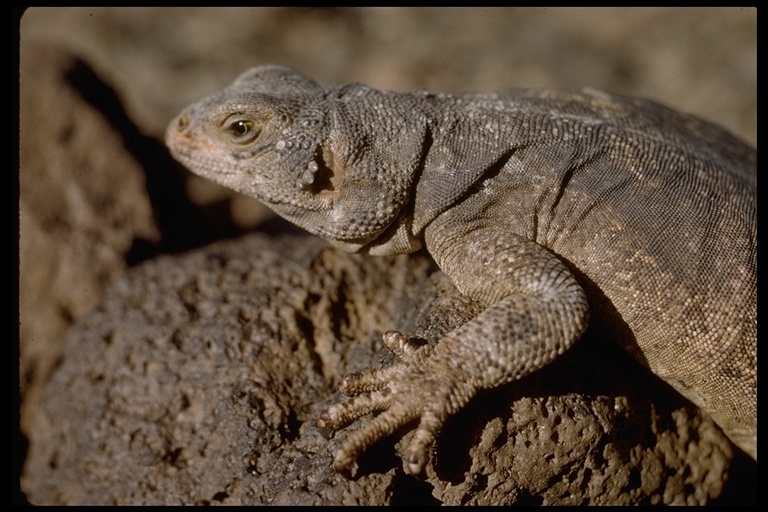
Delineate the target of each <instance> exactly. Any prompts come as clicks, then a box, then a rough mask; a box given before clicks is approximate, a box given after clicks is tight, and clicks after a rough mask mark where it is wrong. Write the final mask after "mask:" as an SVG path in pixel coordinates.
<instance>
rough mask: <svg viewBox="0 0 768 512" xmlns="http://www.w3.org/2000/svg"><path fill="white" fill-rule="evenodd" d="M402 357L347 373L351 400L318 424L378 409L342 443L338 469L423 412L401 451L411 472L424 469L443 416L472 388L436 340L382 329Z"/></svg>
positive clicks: (335, 425) (344, 384)
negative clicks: (437, 351)
mask: <svg viewBox="0 0 768 512" xmlns="http://www.w3.org/2000/svg"><path fill="white" fill-rule="evenodd" d="M382 340H383V341H384V343H385V344H386V346H387V347H388V348H389V349H390V350H391V351H392V352H393V353H394V354H395V355H396V356H397V358H398V361H397V362H396V363H395V364H393V365H392V366H389V367H387V368H383V369H380V370H374V369H369V370H365V371H363V372H356V373H352V374H350V375H348V376H347V377H345V378H344V379H343V380H342V381H341V383H340V384H339V390H340V391H341V392H343V393H344V394H347V395H350V396H351V398H349V399H348V400H346V401H344V402H342V403H339V404H336V405H333V406H331V407H329V408H328V410H327V411H325V412H324V413H323V414H321V415H320V417H319V418H318V420H317V425H318V426H319V427H327V428H331V429H334V430H336V429H339V428H341V427H342V426H344V425H346V424H348V423H350V422H352V421H354V420H355V419H357V418H360V417H361V416H364V415H366V414H368V413H379V414H378V415H377V416H375V417H374V418H373V419H371V420H370V421H369V422H368V423H366V424H365V425H363V426H362V427H361V428H360V429H358V430H356V431H354V432H352V433H351V434H350V435H349V437H347V439H346V440H345V441H344V442H343V443H342V445H341V447H340V448H339V449H338V451H337V452H336V456H335V458H334V462H333V465H334V468H335V469H336V470H337V471H349V470H351V468H352V467H353V465H354V463H355V460H356V459H357V457H358V455H360V454H361V453H362V452H364V451H365V450H366V449H368V448H369V447H370V446H372V445H373V444H374V443H375V442H377V441H378V440H380V439H382V438H383V437H386V436H388V435H389V434H391V433H393V432H394V431H395V430H397V429H398V428H400V427H401V426H403V425H405V424H406V423H409V422H411V421H413V420H415V419H416V418H419V425H418V428H417V430H416V433H415V435H414V436H413V438H412V439H411V442H410V445H409V446H408V448H407V451H406V453H405V455H404V457H403V460H404V462H405V469H406V471H407V472H408V473H410V474H413V475H417V474H420V473H421V472H422V471H423V470H424V467H425V466H426V464H427V461H428V460H429V454H430V451H431V447H432V445H433V444H434V441H435V439H436V437H437V435H438V433H439V432H440V429H441V427H442V426H443V423H445V420H446V419H447V418H448V417H449V416H450V415H451V414H453V413H454V412H455V411H457V410H458V409H459V408H461V407H462V406H463V405H464V404H465V403H466V402H467V401H468V400H469V398H470V397H471V396H472V395H473V394H474V388H473V387H472V386H471V385H470V384H469V383H468V382H467V379H466V378H460V377H459V376H455V375H452V374H453V373H455V372H456V368H455V366H453V365H450V364H446V363H447V362H441V360H440V358H437V357H435V356H436V355H437V354H435V348H436V347H434V346H428V345H419V343H418V342H416V341H414V340H410V339H408V338H407V337H406V336H405V335H403V334H402V333H400V332H397V331H388V332H386V333H384V334H383V335H382Z"/></svg>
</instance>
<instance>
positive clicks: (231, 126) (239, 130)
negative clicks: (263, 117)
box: [225, 119, 259, 145]
mask: <svg viewBox="0 0 768 512" xmlns="http://www.w3.org/2000/svg"><path fill="white" fill-rule="evenodd" d="M225 130H226V131H227V133H228V134H229V136H230V138H231V139H232V141H233V142H234V143H235V144H243V145H244V144H249V143H251V142H253V141H254V140H256V137H258V136H259V130H257V129H256V128H255V124H254V122H253V121H250V120H248V119H235V120H233V121H230V122H229V123H228V124H227V125H226V127H225Z"/></svg>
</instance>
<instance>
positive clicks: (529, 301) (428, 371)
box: [318, 220, 588, 474]
mask: <svg viewBox="0 0 768 512" xmlns="http://www.w3.org/2000/svg"><path fill="white" fill-rule="evenodd" d="M450 226H451V223H450V222H443V223H440V221H439V220H438V221H436V222H435V223H434V225H433V226H430V227H428V228H427V232H426V240H427V247H428V248H429V250H430V252H431V253H432V254H433V256H434V257H435V259H436V261H437V263H438V265H439V266H440V268H441V269H442V270H443V272H445V273H446V274H447V275H448V276H449V277H450V278H451V279H452V280H453V282H454V284H455V285H456V287H457V288H458V289H459V290H460V291H461V292H462V293H464V294H465V295H466V296H468V297H469V298H471V299H472V300H474V301H478V302H481V303H483V304H485V305H486V306H487V307H486V308H485V309H484V310H483V311H482V312H480V313H479V314H478V315H477V316H475V317H474V318H472V319H471V320H469V321H467V322H466V323H464V324H463V325H461V326H459V327H457V328H455V329H453V330H451V331H450V332H448V333H447V334H446V335H445V336H444V337H443V338H442V339H441V340H440V341H439V342H438V343H437V344H436V345H434V346H433V345H423V346H419V345H417V344H416V343H414V342H412V341H411V340H409V339H408V338H407V337H405V336H404V335H403V334H401V333H399V332H390V333H386V334H385V335H384V342H385V344H386V345H387V346H388V347H389V348H390V350H392V351H393V352H394V353H395V355H396V356H397V358H398V360H397V362H396V363H395V364H393V365H392V366H390V367H387V368H384V369H381V370H367V371H365V372H361V373H357V374H352V375H350V376H349V377H347V378H346V379H344V380H343V381H342V383H341V384H340V389H341V391H342V392H344V393H346V394H349V395H353V397H352V398H350V399H349V400H348V401H346V402H343V403H341V404H337V405H334V406H332V407H330V408H329V409H328V410H327V411H326V412H325V413H324V414H323V415H322V416H321V417H320V419H319V421H318V423H319V424H320V425H321V426H327V427H331V428H339V427H340V426H342V425H344V424H346V423H348V422H350V421H352V420H354V419H356V418H359V417H361V416H363V415H365V414H368V413H370V412H374V413H378V415H377V416H375V417H374V418H373V419H371V420H370V421H369V422H368V423H366V424H365V425H364V426H363V427H361V428H360V429H359V430H357V431H355V432H353V433H352V434H350V435H349V436H348V437H347V439H346V440H345V441H344V442H343V443H342V445H341V447H340V448H339V450H338V451H337V453H336V457H335V459H334V466H335V467H336V469H338V470H345V469H349V468H350V467H351V466H352V465H353V464H354V462H355V459H356V458H357V456H358V455H359V454H360V453H362V452H363V451H364V450H365V449H367V448H368V447H369V446H371V445H372V444H373V443H374V442H376V441H377V440H379V439H381V438H382V437H385V436H387V435H389V434H391V433H392V432H394V431H395V430H397V429H398V428H399V427H401V426H402V425H404V424H406V423H408V422H410V421H413V420H415V419H419V424H418V427H417V430H416V433H415V435H414V436H413V438H412V440H411V442H410V445H409V446H408V448H407V452H406V453H405V454H404V461H405V465H406V469H407V471H408V472H410V473H412V474H418V473H420V472H422V471H423V469H424V467H425V465H426V463H427V461H428V459H429V453H430V449H431V446H432V444H433V443H434V441H435V439H436V437H437V435H438V433H439V431H440V429H441V427H442V425H443V424H444V422H445V420H446V419H447V418H448V417H449V416H451V415H452V414H454V413H456V412H457V411H458V410H459V409H461V408H462V407H463V406H464V405H465V404H466V403H467V402H468V401H469V400H470V399H471V398H472V397H473V396H474V395H475V393H476V392H477V391H478V390H479V389H483V388H492V387H496V386H499V385H501V384H504V383H507V382H511V381H514V380H517V379H519V378H521V377H523V376H525V375H527V374H529V373H531V372H533V371H535V370H537V369H539V368H541V367H543V366H544V365H546V364H548V363H549V362H551V361H552V360H554V359H555V358H557V357H558V356H559V355H560V354H562V353H563V352H564V351H565V350H566V349H567V348H568V347H570V346H571V344H572V343H573V342H574V341H575V340H577V339H578V338H579V337H580V336H581V334H582V332H583V331H584V329H585V328H586V324H587V316H588V307H587V300H586V296H585V294H584V292H583V290H582V288H581V287H580V286H579V284H578V283H577V282H576V280H575V278H574V277H573V275H572V274H571V273H570V271H569V270H568V269H567V268H566V267H565V265H564V264H563V263H562V262H561V261H560V260H559V259H557V257H555V256H554V255H553V254H551V253H550V252H549V251H547V250H546V249H544V248H543V247H541V246H539V245H538V244H536V243H534V242H532V241H530V240H526V239H524V238H522V237H518V236H516V235H510V234H509V233H502V232H500V231H499V229H498V228H496V227H481V228H473V229H469V228H465V229H462V230H456V229H448V228H449V227H450Z"/></svg>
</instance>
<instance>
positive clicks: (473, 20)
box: [21, 7, 757, 144]
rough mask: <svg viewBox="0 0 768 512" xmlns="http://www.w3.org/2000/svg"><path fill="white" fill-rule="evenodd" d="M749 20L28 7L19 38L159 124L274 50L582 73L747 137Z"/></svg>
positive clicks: (606, 11) (384, 75)
mask: <svg viewBox="0 0 768 512" xmlns="http://www.w3.org/2000/svg"><path fill="white" fill-rule="evenodd" d="M756 19H757V12H756V10H755V9H753V8H663V7H653V8H395V7H393V8H342V9H332V8H283V7H276V8H90V7H88V8H32V9H29V10H27V11H26V12H25V13H24V15H23V17H22V19H21V44H22V45H23V44H25V43H26V42H27V41H29V40H38V41H40V40H42V41H50V42H53V43H55V44H56V45H58V46H59V47H62V48H65V49H69V50H71V51H72V52H75V53H76V54H78V55H80V56H81V57H82V58H83V59H84V60H86V61H87V62H88V63H89V64H90V65H92V66H93V67H94V68H95V69H96V71H97V72H98V73H99V74H100V75H101V76H102V77H103V78H105V79H106V80H107V81H108V82H109V83H111V84H112V85H113V86H114V87H116V88H117V89H118V91H119V93H120V95H121V97H122V98H123V100H124V102H125V104H126V106H127V108H128V112H129V115H131V117H133V118H134V120H135V122H137V123H138V124H139V125H140V126H141V127H142V128H143V129H144V130H146V132H147V133H148V134H150V135H155V136H160V134H161V133H162V131H163V129H164V128H165V125H166V124H167V122H168V121H169V120H170V118H171V117H172V116H173V115H174V114H176V113H177V112H178V111H179V110H180V109H181V108H183V107H184V106H186V105H187V104H188V103H190V102H192V101H194V100H195V99H197V98H199V97H201V96H204V95H207V94H209V93H211V92H213V91H215V90H217V89H219V88H221V87H223V86H224V85H226V84H227V83H228V82H230V81H231V80H232V79H233V78H234V77H236V76H237V75H238V74H239V73H240V72H242V71H244V70H245V69H247V68H249V67H252V66H257V65H261V64H266V63H272V64H281V65H285V66H289V67H294V68H296V69H298V70H300V71H302V72H304V73H305V74H308V75H309V76H311V77H313V78H315V79H317V80H320V81H325V82H336V83H341V82H348V81H358V82H363V83H366V84H368V85H371V86H373V87H377V88H385V89H393V90H398V91H405V90H411V89H418V88H424V89H429V90H433V91H441V92H459V91H493V90H498V89H502V88H505V87H509V86H519V87H526V86H548V87H558V88H580V87H582V86H590V87H595V88H598V89H604V90H606V91H607V92H613V93H620V94H628V95H636V96H643V97H647V98H650V99H655V100H658V101H661V102H663V103H666V104H668V105H670V106H673V107H675V108H677V109H679V110H683V111H686V112H690V113H694V114H698V115H700V116H701V117H704V118H706V119H708V120H711V121H714V122H717V123H719V124H721V125H723V126H725V127H726V128H728V129H730V130H731V131H733V132H735V133H736V134H737V135H739V136H740V137H741V138H743V139H744V140H746V141H747V142H749V143H751V144H754V143H755V119H756V117H755V116H756V114H755V101H756V93H757V91H756V73H757V71H756V69H757V67H756V66H757V60H756Z"/></svg>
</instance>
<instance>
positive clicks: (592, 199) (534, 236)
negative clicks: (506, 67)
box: [166, 66, 757, 473]
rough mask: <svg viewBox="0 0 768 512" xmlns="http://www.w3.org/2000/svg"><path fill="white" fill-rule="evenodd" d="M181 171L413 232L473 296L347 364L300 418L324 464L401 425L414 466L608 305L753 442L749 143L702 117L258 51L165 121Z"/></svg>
mask: <svg viewBox="0 0 768 512" xmlns="http://www.w3.org/2000/svg"><path fill="white" fill-rule="evenodd" d="M166 141H167V144H168V146H169V147H170V149H171V151H172V153H173V154H174V156H175V157H176V158H177V159H178V160H180V161H181V162H182V163H184V164H185V165H186V166H187V167H189V168H190V169H191V170H192V171H194V172H196V173H198V174H200V175H202V176H204V177H207V178H210V179H212V180H214V181H217V182H219V183H221V184H223V185H225V186H229V187H231V188H233V189H235V190H237V191H239V192H242V193H244V194H247V195H250V196H253V197H255V198H258V199H260V200H261V201H263V202H265V203H266V204H267V205H268V206H270V207H271V208H272V209H273V210H274V211H275V212H276V213H278V214H279V215H281V216H283V217H285V218H286V219H288V220H290V221H292V222H294V223H295V224H297V225H299V226H301V227H303V228H305V229H307V230H308V231H310V232H312V233H314V234H317V235H319V236H322V237H323V238H325V239H327V240H328V241H329V242H330V243H332V244H334V245H336V246H338V247H340V248H342V249H345V250H349V251H365V252H368V253H370V254H374V255H381V254H396V253H407V252H413V251H415V250H417V249H419V248H421V247H422V246H425V247H426V249H427V250H428V251H429V253H430V254H431V255H432V257H433V258H434V260H435V261H436V262H437V264H438V266H439V267H440V269H441V270H442V271H443V272H444V273H445V274H446V275H448V276H449V277H450V279H451V280H452V281H453V283H454V285H455V286H456V288H458V290H459V291H460V292H461V293H462V294H464V295H466V296H467V297H469V298H470V299H471V300H473V301H476V302H479V303H481V304H482V305H483V307H484V308H485V309H484V310H483V311H481V312H480V313H479V314H477V315H476V316H474V317H473V318H471V319H469V320H468V321H466V322H465V323H463V324H462V325H458V326H453V328H452V329H451V330H449V331H448V332H446V333H445V334H444V335H443V338H442V339H441V340H440V341H439V343H437V344H435V345H425V346H419V345H418V344H417V343H416V342H415V340H412V339H409V338H408V337H406V336H404V335H403V334H401V333H399V332H397V331H392V332H389V333H386V334H385V335H384V337H383V339H384V342H385V343H386V344H387V346H388V347H389V348H390V349H392V351H393V352H395V354H396V356H397V357H398V358H399V361H398V362H397V363H395V364H394V365H393V366H390V367H387V368H384V369H381V370H368V371H365V372H362V373H359V374H353V375H350V376H348V377H347V378H345V379H344V380H343V381H342V382H341V384H340V388H341V390H342V391H344V392H345V393H347V394H350V395H354V396H352V397H351V398H350V399H349V400H347V401H346V402H343V403H340V404H337V405H334V406H332V407H330V408H329V409H328V410H327V411H326V413H324V414H323V415H322V416H321V418H320V419H319V424H321V425H325V426H329V427H332V428H339V427H340V426H342V425H344V424H346V423H348V422H349V421H351V420H353V419H356V418H358V417H360V416H362V415H365V414H367V413H369V412H377V413H378V414H377V415H376V416H375V417H374V418H373V419H371V420H370V421H369V422H367V423H366V424H365V425H364V426H363V427H361V428H360V429H359V430H357V431H355V432H353V433H351V434H350V435H349V436H348V437H347V439H346V440H345V441H344V443H343V444H342V446H341V448H340V449H339V450H338V452H337V454H336V458H335V465H336V467H337V468H338V469H345V468H350V467H351V466H352V465H353V464H354V461H355V458H356V457H357V455H359V454H360V453H361V452H362V451H363V450H365V449H366V448H367V447H368V446H370V445H371V444H372V443H373V442H375V441H376V440H377V439H380V438H381V437H383V436H385V435H388V434H389V433H392V432H394V431H395V430H396V429H397V428H399V427H400V426H402V425H403V424H405V423H407V422H410V421H413V420H417V419H418V421H419V425H418V427H417V431H416V433H415V435H414V437H413V440H412V441H411V443H410V446H409V448H408V451H407V453H406V454H405V457H404V458H405V462H406V466H407V469H408V470H409V471H410V472H412V473H418V472H420V471H421V470H423V468H424V466H425V464H426V463H427V461H428V454H429V450H430V447H431V445H432V443H433V442H434V440H435V437H436V435H437V433H438V432H439V430H440V427H441V426H442V424H443V422H444V421H445V420H446V418H447V417H449V416H450V415H451V414H453V413H455V412H456V411H457V410H459V409H460V408H461V407H462V406H463V405H464V404H466V403H467V402H468V401H469V400H470V399H471V398H472V396H473V395H474V394H475V393H476V392H477V390H479V389H481V388H490V387H495V386H498V385H501V384H503V383H507V382H511V381H514V380H516V379H519V378H521V377H523V376H525V375H527V374H529V373H531V372H533V371H535V370H537V369H539V368H541V367H543V366H544V365H546V364H547V363H549V362H551V361H552V360H554V359H555V358H556V357H558V355H560V354H562V353H563V352H564V351H565V350H567V349H568V347H570V346H571V345H572V344H573V343H574V342H575V341H577V340H578V339H579V337H580V336H581V334H582V333H583V332H584V330H585V329H586V326H587V322H588V318H589V316H590V314H591V316H592V321H602V320H604V319H606V321H608V320H609V324H610V326H611V328H614V327H615V329H616V331H617V332H618V331H621V332H622V335H621V336H617V338H619V339H620V340H621V342H622V344H623V345H624V347H625V348H626V349H627V350H628V351H630V352H631V353H632V354H633V355H634V356H635V357H636V358H637V359H638V360H639V361H640V362H641V363H642V364H645V365H647V366H648V367H650V369H651V370H652V371H653V372H654V373H656V374H657V375H659V376H660V377H661V378H663V379H664V380H665V381H667V382H668V383H669V384H671V385H672V386H673V387H675V388H676V389H677V390H678V391H679V392H680V393H681V394H683V395H684V396H686V397H687V398H689V399H690V400H691V401H692V402H694V403H695V404H697V405H698V406H700V407H701V408H703V409H704V410H705V411H707V412H708V413H709V414H711V415H712V417H713V419H714V420H715V421H716V422H717V423H718V424H719V425H720V426H721V427H722V429H723V430H724V432H725V433H726V434H727V435H728V436H729V437H730V439H731V440H732V441H733V442H734V443H735V444H737V445H738V446H739V447H741V448H742V449H744V450H745V451H746V452H747V453H749V454H750V455H751V456H752V457H755V458H756V428H757V427H756V424H757V419H756V416H757V411H756V409H757V405H756V401H757V384H756V382H757V356H756V341H757V340H756V336H757V334H756V330H757V313H756V300H757V299H756V275H757V269H756V264H757V260H756V258H757V256H756V253H757V242H756V223H757V221H756V153H755V151H754V150H753V149H751V148H749V147H748V146H746V145H744V144H743V143H741V142H740V141H738V140H737V139H735V138H734V137H732V136H731V135H729V134H728V133H726V132H725V131H723V130H721V129H720V128H718V127H716V126H714V125H712V124H709V123H706V122H704V121H701V120H699V119H697V118H694V117H692V116H688V115H684V114H680V113H678V112H675V111H673V110H671V109H668V108H665V107H663V106H660V105H658V104H655V103H652V102H650V101H645V100H640V99H632V98H624V97H617V96H612V95H608V94H605V93H602V92H598V91H592V90H584V91H581V92H562V91H553V90H547V89H513V90H509V91H506V92H503V93H498V94H463V95H450V94H431V93H428V92H423V91H418V92H413V93H395V92H388V91H378V90H375V89H372V88H369V87H366V86H364V85H361V84H347V85H342V86H336V85H326V84H319V83H317V82H315V81H313V80H311V79H309V78H307V77H305V76H304V75H301V74H299V73H297V72H295V71H292V70H290V69H287V68H282V67H277V66H264V67H260V68H254V69H252V70H250V71H247V72H246V73H244V74H242V75H241V76H240V77H239V78H238V79H237V80H236V81H235V82H234V83H233V84H232V85H230V86H228V87H227V88H225V89H224V90H222V91H220V92H218V93H216V94H214V95H212V96H209V97H208V98H206V99H204V100H202V101H200V102H199V103H197V104H195V105H192V106H190V107H188V108H187V109H186V110H185V111H184V112H182V113H181V114H180V115H179V116H178V117H177V118H176V119H175V120H174V121H173V122H172V123H171V124H170V126H169V127H168V130H167V132H166Z"/></svg>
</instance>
